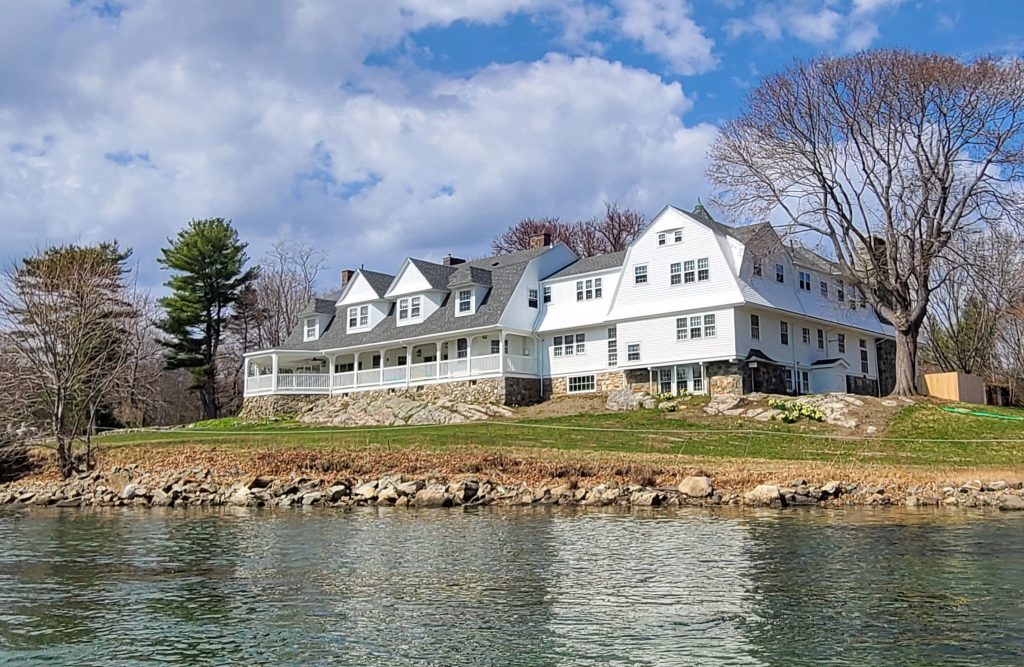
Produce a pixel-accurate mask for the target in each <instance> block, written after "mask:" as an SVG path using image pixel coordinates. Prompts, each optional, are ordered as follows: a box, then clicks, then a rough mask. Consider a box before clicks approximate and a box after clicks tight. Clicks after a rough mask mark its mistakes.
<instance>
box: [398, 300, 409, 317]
mask: <svg viewBox="0 0 1024 667" xmlns="http://www.w3.org/2000/svg"><path fill="white" fill-rule="evenodd" d="M398 319H399V320H407V319H409V300H408V299H399V300H398Z"/></svg>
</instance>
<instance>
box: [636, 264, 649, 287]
mask: <svg viewBox="0 0 1024 667" xmlns="http://www.w3.org/2000/svg"><path fill="white" fill-rule="evenodd" d="M633 283H634V284H635V285H645V284H647V265H646V264H641V265H639V266H634V267H633Z"/></svg>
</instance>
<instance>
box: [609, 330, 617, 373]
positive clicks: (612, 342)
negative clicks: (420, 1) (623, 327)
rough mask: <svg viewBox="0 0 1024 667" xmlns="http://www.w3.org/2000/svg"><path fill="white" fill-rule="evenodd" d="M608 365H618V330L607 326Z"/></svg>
mask: <svg viewBox="0 0 1024 667" xmlns="http://www.w3.org/2000/svg"><path fill="white" fill-rule="evenodd" d="M608 365H609V366H618V365H619V340H618V330H617V329H616V328H615V327H608Z"/></svg>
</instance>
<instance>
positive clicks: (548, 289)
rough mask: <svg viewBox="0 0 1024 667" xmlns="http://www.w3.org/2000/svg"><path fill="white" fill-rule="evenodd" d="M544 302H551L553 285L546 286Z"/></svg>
mask: <svg viewBox="0 0 1024 667" xmlns="http://www.w3.org/2000/svg"><path fill="white" fill-rule="evenodd" d="M544 303H551V286H550V285H549V286H547V287H545V288H544Z"/></svg>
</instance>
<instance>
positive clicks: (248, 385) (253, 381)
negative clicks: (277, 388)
mask: <svg viewBox="0 0 1024 667" xmlns="http://www.w3.org/2000/svg"><path fill="white" fill-rule="evenodd" d="M273 388H274V376H273V375H255V376H252V377H247V378H245V391H246V393H254V392H257V391H270V390H271V389H273Z"/></svg>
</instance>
